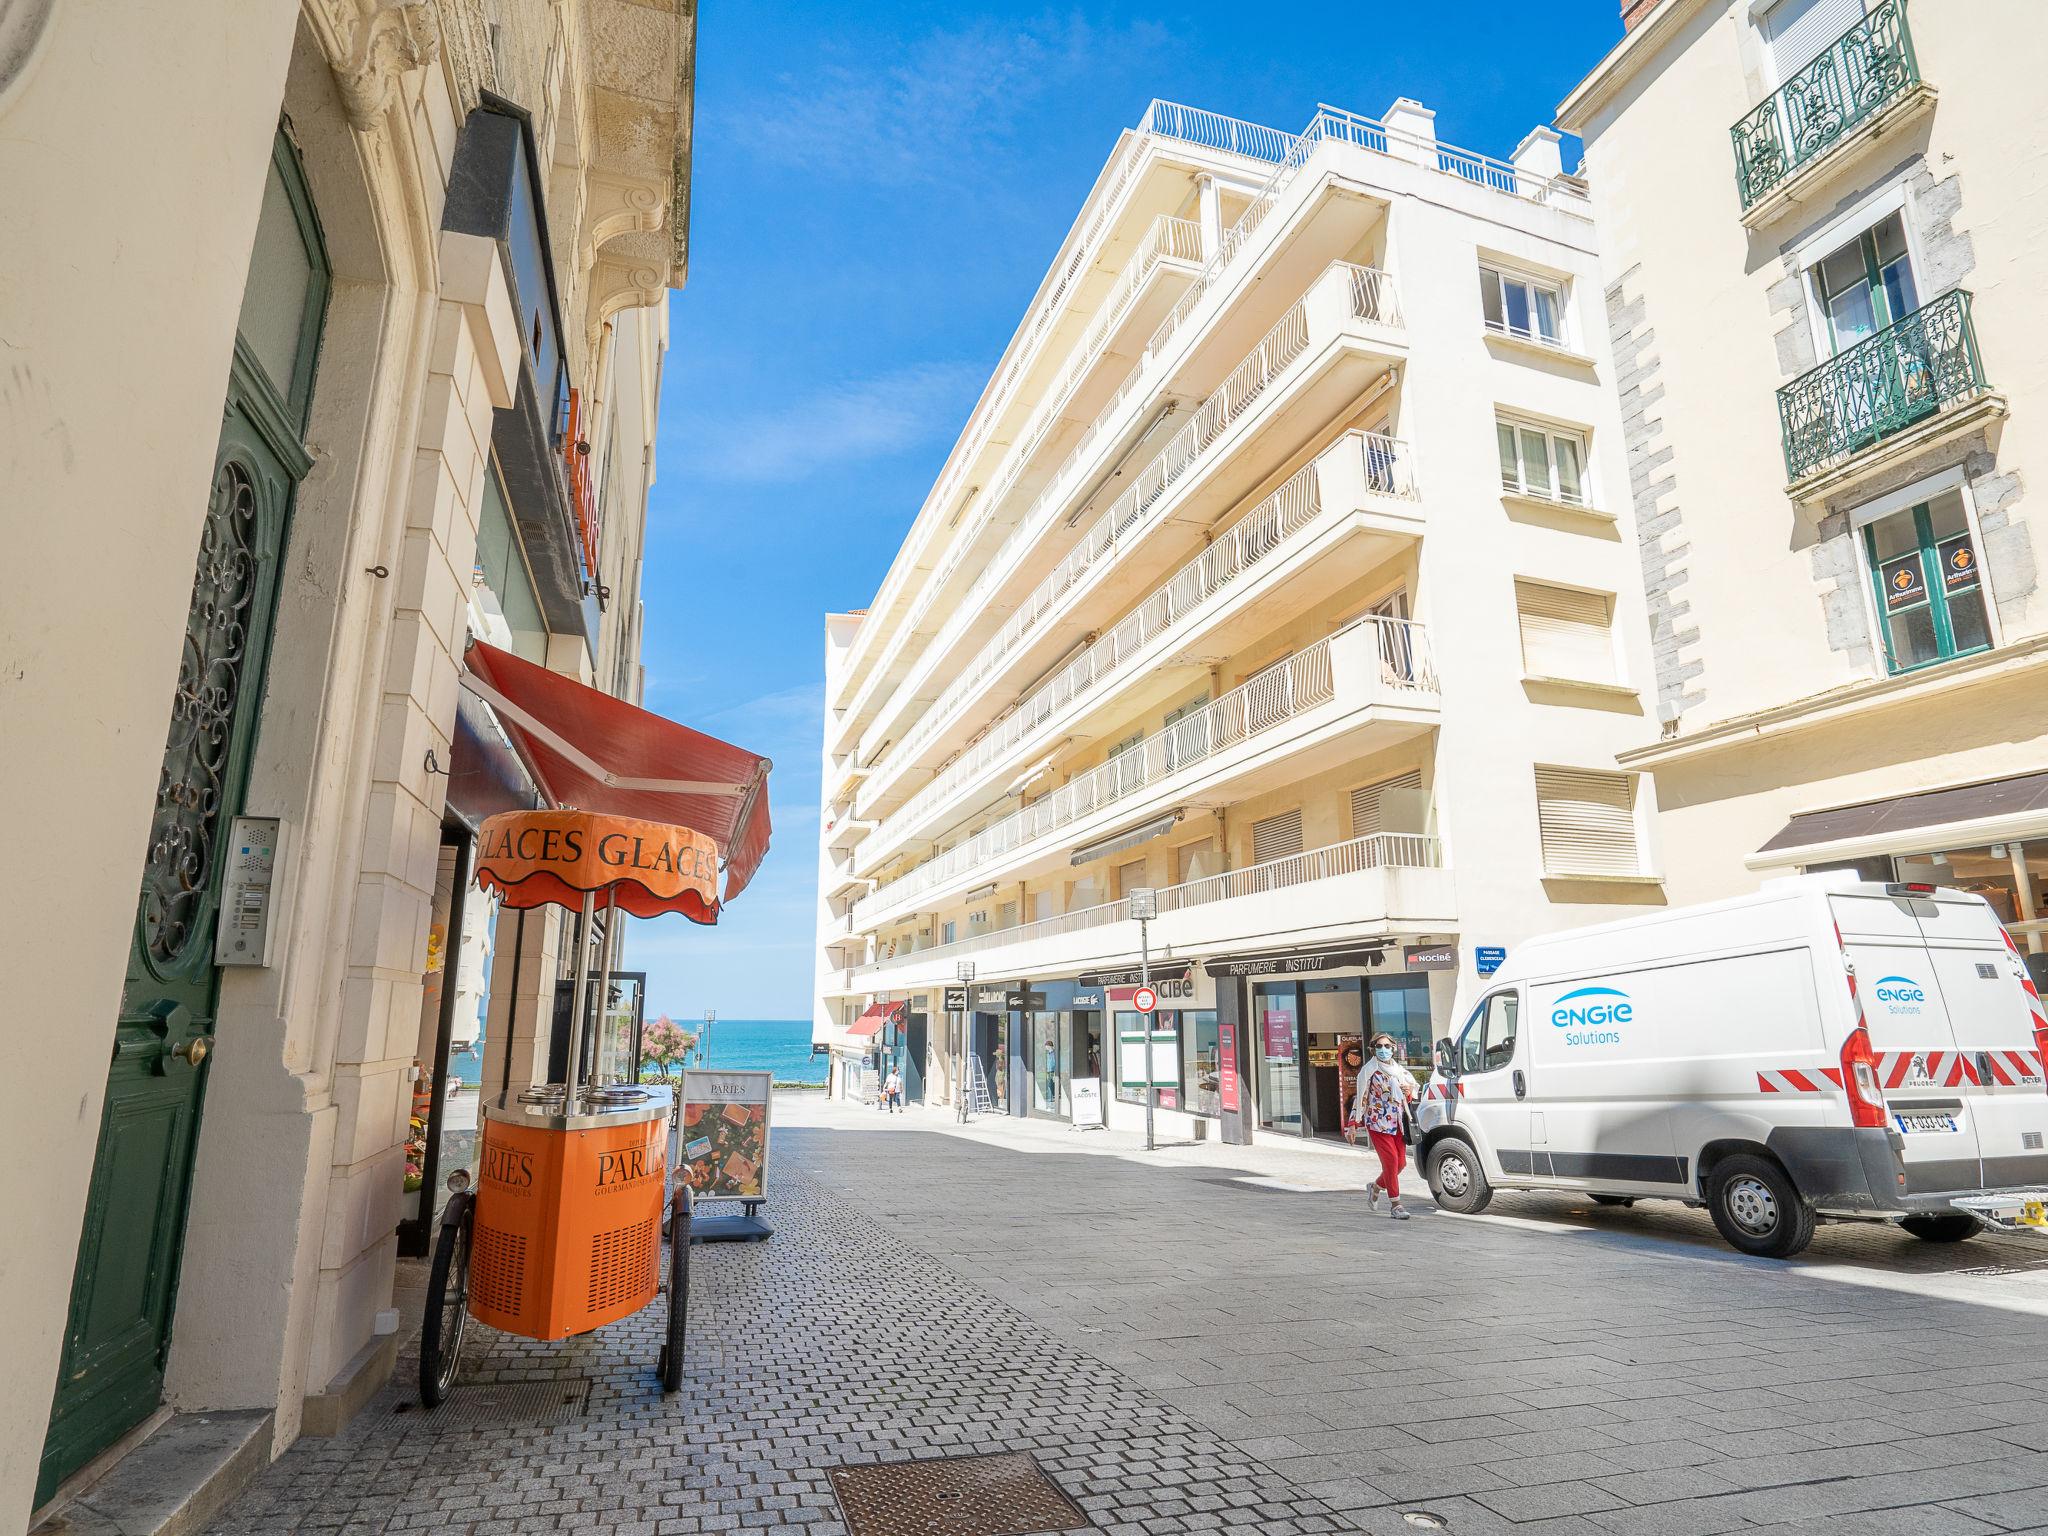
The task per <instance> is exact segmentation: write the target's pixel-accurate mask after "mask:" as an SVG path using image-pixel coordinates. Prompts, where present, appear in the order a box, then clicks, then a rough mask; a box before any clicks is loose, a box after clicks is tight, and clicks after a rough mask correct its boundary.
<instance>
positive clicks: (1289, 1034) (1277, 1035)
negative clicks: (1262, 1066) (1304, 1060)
mask: <svg viewBox="0 0 2048 1536" xmlns="http://www.w3.org/2000/svg"><path fill="white" fill-rule="evenodd" d="M1264 1022H1265V1026H1266V1060H1268V1061H1292V1060H1294V1015H1293V1014H1292V1013H1289V1012H1288V1011H1287V1010H1286V1009H1285V1008H1268V1009H1267V1010H1266V1014H1265V1020H1264Z"/></svg>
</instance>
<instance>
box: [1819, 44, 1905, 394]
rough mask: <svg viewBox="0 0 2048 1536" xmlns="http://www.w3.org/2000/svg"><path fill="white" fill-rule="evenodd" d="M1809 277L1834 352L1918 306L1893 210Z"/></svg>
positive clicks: (1902, 229) (1825, 259)
mask: <svg viewBox="0 0 2048 1536" xmlns="http://www.w3.org/2000/svg"><path fill="white" fill-rule="evenodd" d="M1830 41H1832V39H1830ZM1812 275H1813V285H1814V294H1815V297H1816V298H1818V299H1819V301H1820V313H1821V315H1822V316H1823V317H1824V318H1825V320H1826V322H1827V336H1828V342H1829V345H1830V346H1831V347H1832V348H1833V350H1834V351H1835V353H1837V354H1840V353H1843V352H1846V351H1848V350H1849V348H1851V347H1853V346H1855V345H1856V343H1857V342H1859V341H1862V340H1863V339H1864V338H1865V337H1866V336H1872V335H1875V334H1876V333H1877V332H1879V331H1881V330H1883V329H1884V328H1885V327H1886V326H1889V325H1895V324H1896V323H1898V322H1899V321H1900V320H1902V319H1904V318H1905V317H1906V316H1907V315H1909V314H1911V313H1912V312H1913V311H1914V310H1916V309H1918V308H1919V307H1920V291H1919V286H1918V284H1916V283H1915V282H1914V280H1913V261H1912V257H1911V256H1910V255H1909V254H1908V252H1907V250H1906V226H1905V221H1904V219H1903V218H1902V217H1901V216H1900V215H1899V214H1896V213H1894V214H1892V215H1891V216H1890V217H1888V218H1886V219H1884V220H1882V221H1881V222H1879V223H1877V224H1874V225H1872V226H1871V227H1870V228H1869V229H1866V230H1865V231H1863V233H1862V234H1860V235H1858V236H1857V237H1856V238H1855V239H1853V240H1851V241H1850V242H1849V243H1848V244H1847V245H1844V246H1841V247H1839V248H1837V249H1836V250H1833V251H1831V252H1829V253H1828V254H1827V255H1826V256H1823V257H1822V258H1821V259H1820V260H1819V261H1818V262H1816V263H1815V264H1814V266H1813V270H1812Z"/></svg>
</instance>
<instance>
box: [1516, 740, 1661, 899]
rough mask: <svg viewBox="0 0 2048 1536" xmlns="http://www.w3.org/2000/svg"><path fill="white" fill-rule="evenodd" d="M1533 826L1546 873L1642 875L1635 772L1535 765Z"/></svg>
mask: <svg viewBox="0 0 2048 1536" xmlns="http://www.w3.org/2000/svg"><path fill="white" fill-rule="evenodd" d="M1536 825H1537V831H1538V834H1539V835H1540V837H1541V838H1542V842H1543V872H1544V873H1545V874H1546V875H1567V876H1569V875H1595V876H1598V875H1635V874H1640V873H1641V872H1642V850H1641V845H1640V843H1639V841H1638V839H1637V835H1636V785H1635V776H1634V775H1633V774H1627V773H1607V772H1603V771H1601V770H1599V769H1594V768H1550V767H1543V766H1539V767H1538V768H1537V769H1536Z"/></svg>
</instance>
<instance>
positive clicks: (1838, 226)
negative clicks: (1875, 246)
mask: <svg viewBox="0 0 2048 1536" xmlns="http://www.w3.org/2000/svg"><path fill="white" fill-rule="evenodd" d="M1916 170H1917V167H1915V166H1908V167H1906V168H1905V169H1903V170H1901V171H1899V172H1898V173H1897V174H1895V175H1893V176H1890V177H1887V178H1886V179H1885V181H1884V182H1883V183H1882V184H1880V185H1878V186H1876V187H1873V188H1872V189H1871V190H1870V191H1869V192H1867V193H1866V194H1864V196H1862V197H1860V198H1858V199H1857V200H1856V203H1855V205H1854V206H1853V207H1850V208H1848V209H1846V210H1844V211H1843V212H1842V213H1841V214H1839V215H1837V216H1836V217H1835V218H1832V219H1830V220H1829V221H1828V222H1827V223H1826V224H1824V225H1822V226H1821V227H1820V228H1819V229H1817V230H1815V231H1814V232H1813V233H1812V234H1810V235H1807V236H1805V237H1804V238H1803V239H1801V240H1799V241H1798V242H1797V243H1796V244H1794V245H1792V246H1791V247H1789V248H1788V249H1787V250H1786V251H1785V259H1786V261H1787V262H1788V263H1789V264H1790V265H1791V266H1793V267H1794V268H1795V269H1796V270H1797V271H1798V274H1799V291H1800V297H1801V300H1802V302H1803V303H1804V306H1805V309H1806V328H1807V334H1808V337H1809V339H1810V340H1811V341H1812V343H1813V357H1814V366H1815V367H1819V366H1821V365H1822V364H1824V363H1827V362H1828V361H1830V360H1831V359H1833V358H1834V357H1835V356H1837V355H1838V354H1837V353H1836V351H1835V338H1834V334H1833V332H1832V331H1830V330H1829V328H1828V317H1827V309H1826V307H1825V306H1824V304H1823V303H1822V301H1821V291H1820V264H1821V263H1822V262H1823V261H1825V260H1827V258H1828V257H1830V256H1832V255H1834V253H1835V252H1837V251H1839V250H1840V249H1841V248H1842V247H1843V246H1845V245H1847V244H1849V243H1850V242H1851V241H1853V240H1860V239H1861V238H1862V237H1863V236H1864V235H1866V234H1868V233H1870V231H1872V230H1874V229H1876V228H1877V226H1878V225H1880V224H1882V223H1883V222H1884V221H1885V220H1886V219H1888V218H1890V217H1892V215H1894V214H1897V215H1898V218H1899V228H1900V232H1901V233H1902V234H1903V235H1904V236H1905V241H1906V260H1907V263H1908V264H1909V265H1910V266H1911V268H1912V271H1913V290H1914V293H1915V295H1916V296H1917V297H1918V299H1919V301H1920V306H1921V308H1923V309H1924V308H1925V307H1926V306H1927V305H1929V304H1932V303H1933V302H1934V301H1935V300H1936V299H1938V298H1940V297H1941V293H1938V292H1933V291H1930V289H1929V287H1928V283H1927V277H1928V274H1929V273H1930V272H1931V270H1932V268H1931V267H1930V266H1929V264H1928V260H1927V253H1926V250H1925V248H1924V247H1923V245H1922V243H1921V240H1920V232H1919V229H1918V227H1917V226H1918V222H1919V221H1918V218H1917V212H1918V210H1917V209H1916V208H1915V207H1914V202H1915V199H1914V197H1913V193H1912V188H1911V185H1910V183H1911V181H1912V178H1913V175H1914V172H1915V171H1916ZM1947 291H1948V290H1946V289H1943V290H1942V291H1941V292H1947Z"/></svg>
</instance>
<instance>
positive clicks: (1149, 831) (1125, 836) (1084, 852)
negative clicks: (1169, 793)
mask: <svg viewBox="0 0 2048 1536" xmlns="http://www.w3.org/2000/svg"><path fill="white" fill-rule="evenodd" d="M1180 816H1181V813H1180V812H1179V811H1178V810H1172V811H1168V812H1167V813H1166V814H1165V815H1164V816H1155V817H1153V818H1152V819H1151V820H1150V821H1146V822H1140V823H1139V824H1138V825H1137V826H1135V827H1127V828H1125V829H1124V830H1123V831H1121V832H1113V833H1111V834H1110V835H1109V836H1108V837H1099V838H1097V839H1096V840H1095V841H1094V842H1092V843H1083V844H1082V845H1081V846H1080V847H1079V848H1076V849H1075V850H1074V851H1073V852H1072V853H1071V854H1069V855H1068V858H1067V862H1068V863H1070V864H1089V863H1093V862H1094V861H1095V860H1096V859H1103V858H1107V857H1109V855H1110V854H1112V853H1122V852H1123V851H1124V850H1125V849H1126V848H1135V847H1137V846H1138V844H1140V843H1149V842H1151V841H1152V839H1153V838H1155V837H1164V836H1165V835H1166V834H1167V833H1169V832H1171V831H1172V830H1173V829H1174V827H1175V826H1176V825H1178V823H1179V821H1180Z"/></svg>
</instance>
